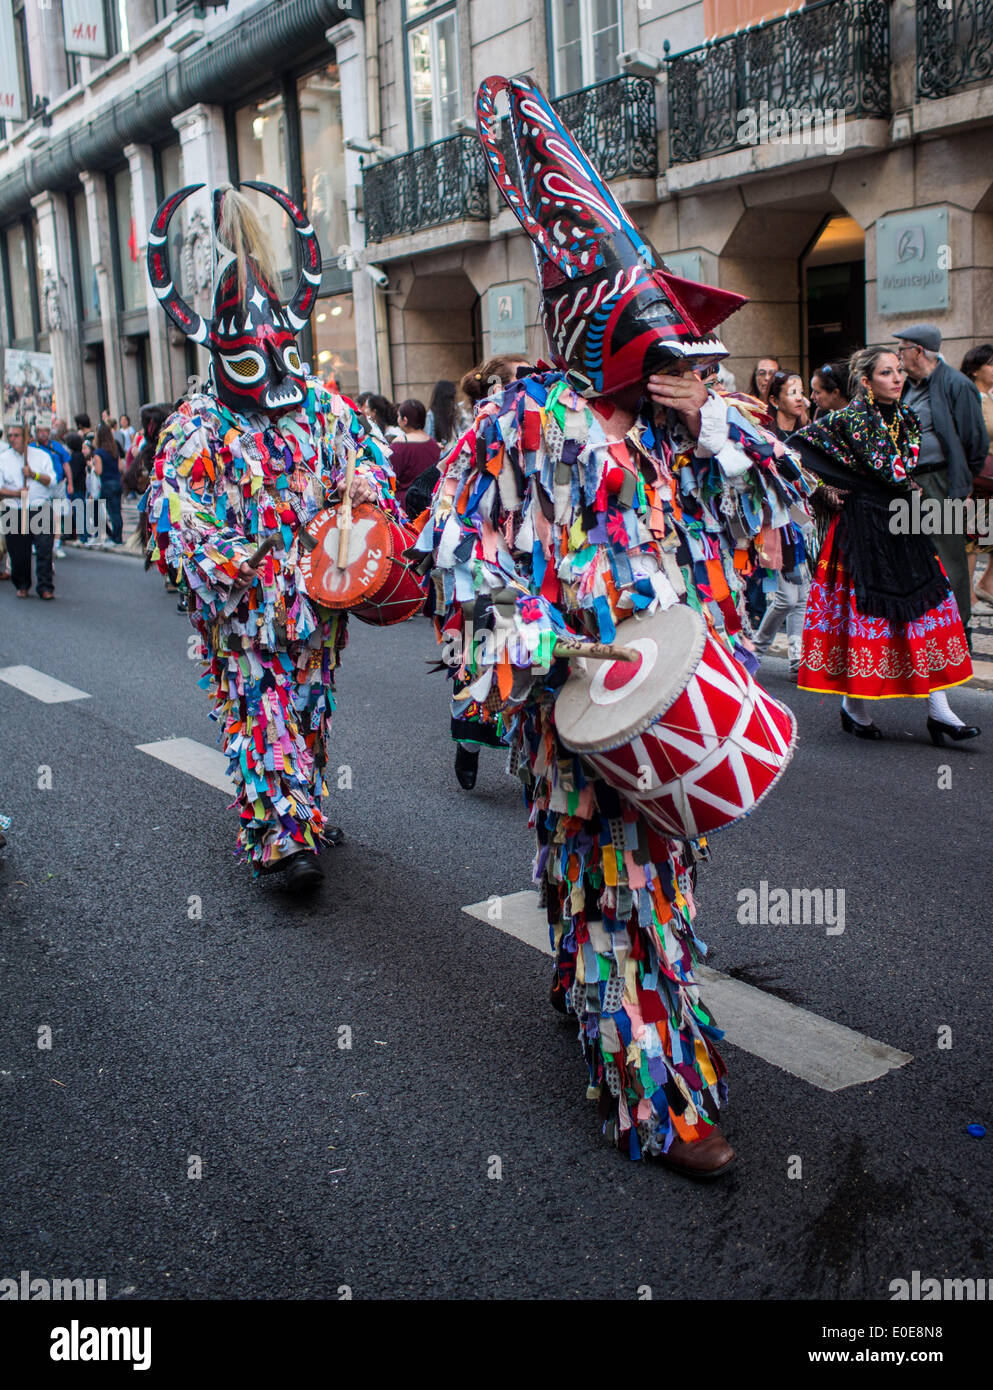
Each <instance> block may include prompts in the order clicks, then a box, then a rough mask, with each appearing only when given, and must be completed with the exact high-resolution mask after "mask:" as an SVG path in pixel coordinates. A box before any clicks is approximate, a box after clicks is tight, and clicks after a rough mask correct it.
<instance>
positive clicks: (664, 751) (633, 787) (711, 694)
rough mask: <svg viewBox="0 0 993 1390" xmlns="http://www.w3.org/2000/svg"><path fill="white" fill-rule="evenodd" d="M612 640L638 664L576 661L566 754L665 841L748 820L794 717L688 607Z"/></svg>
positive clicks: (788, 741)
mask: <svg viewBox="0 0 993 1390" xmlns="http://www.w3.org/2000/svg"><path fill="white" fill-rule="evenodd" d="M617 640H618V642H622V643H623V644H624V646H626V647H633V648H634V649H635V650H636V651H637V652H638V653H639V655H640V657H641V660H640V661H639V662H638V663H637V664H634V663H629V662H625V661H612V662H606V661H603V662H597V663H596V667H595V669H589V670H587V669H583V668H584V665H585V663H580V662H575V663H574V666H573V672H572V674H571V675H570V677H569V679H568V680H567V681H566V683H565V685H564V686H563V687H562V689H561V691H560V692H559V695H558V698H557V700H556V702H555V725H556V728H557V729H558V734H559V737H560V738H561V740H562V742H563V743H564V744H565V746H566V748H568V749H570V750H571V751H572V752H574V753H580V754H582V756H583V758H584V759H585V760H586V761H587V762H588V763H590V764H592V766H593V768H594V770H595V772H596V774H597V775H598V776H599V777H602V778H603V780H604V781H605V782H608V783H609V784H610V786H612V787H615V788H616V789H617V791H618V792H620V793H621V795H622V796H623V797H624V798H625V800H627V801H629V802H630V803H632V804H633V805H635V806H637V808H638V810H639V811H640V812H641V814H642V815H643V816H644V817H645V819H646V820H648V821H650V822H651V824H652V825H654V826H655V827H656V828H657V829H659V830H661V831H663V832H664V833H665V834H667V835H673V836H678V837H684V838H686V839H695V838H696V837H697V836H698V835H707V834H710V833H711V832H712V831H714V830H721V829H723V828H724V826H727V825H731V824H732V822H734V821H736V820H739V819H740V818H741V817H742V816H746V815H748V813H749V812H750V811H752V810H754V808H755V807H756V806H757V805H758V804H759V802H760V801H761V800H762V798H763V797H764V796H765V795H766V793H767V792H769V791H771V789H772V787H773V786H774V785H775V783H776V782H777V781H778V779H779V777H780V774H781V773H782V772H783V770H784V768H785V767H786V765H787V763H788V762H789V760H790V758H791V757H792V756H793V748H794V745H795V743H796V721H795V719H794V718H793V714H792V712H791V711H790V710H788V709H787V708H786V706H785V705H781V704H780V703H779V702H778V701H777V700H774V699H773V698H772V697H771V696H770V695H767V694H766V692H765V691H764V690H763V689H762V688H761V686H759V685H757V684H756V682H755V681H753V680H752V678H751V676H750V675H749V674H748V672H747V671H746V670H745V669H744V668H743V667H742V666H740V665H739V664H738V662H737V661H735V659H734V657H733V656H731V655H730V654H729V653H728V651H727V650H726V649H725V648H724V647H723V646H722V644H721V643H720V642H718V641H716V640H715V639H714V638H713V637H711V636H710V634H709V633H708V631H707V625H706V623H705V622H704V620H703V618H702V617H701V616H700V614H699V613H697V612H695V611H694V610H693V609H692V608H688V607H687V606H686V605H685V604H677V605H675V606H674V607H672V608H667V609H664V610H662V611H660V612H658V613H654V614H652V615H650V616H649V617H646V618H633V619H631V620H630V621H628V622H625V623H624V624H623V625H622V627H621V628H620V629H619V630H618V636H617ZM590 665H591V667H592V665H593V663H590Z"/></svg>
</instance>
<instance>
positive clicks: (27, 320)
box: [6, 222, 34, 344]
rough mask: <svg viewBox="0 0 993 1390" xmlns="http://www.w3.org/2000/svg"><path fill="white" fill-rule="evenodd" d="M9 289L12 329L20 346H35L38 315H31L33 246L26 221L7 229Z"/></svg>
mask: <svg viewBox="0 0 993 1390" xmlns="http://www.w3.org/2000/svg"><path fill="white" fill-rule="evenodd" d="M6 241H7V258H6V259H7V289H8V295H9V298H8V305H9V309H10V316H11V326H12V327H13V330H14V340H15V342H18V343H31V344H33V343H34V316H33V314H32V312H31V268H30V266H29V265H28V257H29V256H30V255H31V254H32V247H31V245H30V241H29V238H28V234H27V230H26V228H25V226H24V224H23V223H22V222H16V223H15V224H14V226H13V227H8V228H7V233H6Z"/></svg>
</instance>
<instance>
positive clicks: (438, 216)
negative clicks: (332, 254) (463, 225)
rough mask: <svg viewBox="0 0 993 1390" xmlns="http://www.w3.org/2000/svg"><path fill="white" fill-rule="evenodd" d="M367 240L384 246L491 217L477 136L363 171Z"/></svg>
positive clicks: (414, 152) (426, 147)
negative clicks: (398, 238)
mask: <svg viewBox="0 0 993 1390" xmlns="http://www.w3.org/2000/svg"><path fill="white" fill-rule="evenodd" d="M362 203H363V207H364V209H365V235H366V241H368V242H375V241H384V240H385V239H386V238H387V237H391V236H403V235H407V234H409V233H411V232H417V231H421V230H423V229H424V228H425V227H437V226H440V225H441V224H442V223H443V222H457V221H461V220H462V219H463V218H482V219H485V218H488V217H489V215H490V214H489V175H488V174H487V172H486V159H485V157H484V155H483V150H482V146H481V145H480V143H479V141H478V140H477V139H476V137H475V135H450V136H449V137H448V138H447V139H445V140H436V141H435V142H434V144H433V145H422V146H421V148H420V149H417V150H410V151H409V153H407V154H401V155H397V156H396V158H395V159H387V160H385V161H384V162H383V163H382V164H373V165H372V166H371V167H370V168H365V169H363V170H362Z"/></svg>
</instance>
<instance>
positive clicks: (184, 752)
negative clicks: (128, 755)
mask: <svg viewBox="0 0 993 1390" xmlns="http://www.w3.org/2000/svg"><path fill="white" fill-rule="evenodd" d="M135 746H136V748H137V749H138V752H139V753H148V754H149V755H150V756H151V757H153V758H158V759H159V761H160V762H163V763H168V764H169V766H170V767H175V768H177V769H178V770H179V771H180V772H185V773H188V775H189V776H190V777H195V778H196V779H197V780H198V781H199V782H206V783H207V786H208V787H216V788H217V789H218V791H222V792H231V793H232V794H234V791H235V784H234V781H233V780H232V779H231V778H230V777H229V776H228V760H227V758H226V757H225V755H224V754H223V753H222V752H221V750H220V749H219V748H208V746H207V745H206V744H205V743H197V741H196V739H192V738H165V739H162V740H161V741H160V742H159V743H139V744H136V745H135Z"/></svg>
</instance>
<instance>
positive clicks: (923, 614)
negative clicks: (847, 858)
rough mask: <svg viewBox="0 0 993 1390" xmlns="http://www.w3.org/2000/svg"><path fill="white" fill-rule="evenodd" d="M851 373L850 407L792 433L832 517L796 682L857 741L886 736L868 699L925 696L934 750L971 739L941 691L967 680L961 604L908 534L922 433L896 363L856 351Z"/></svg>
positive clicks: (927, 545)
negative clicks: (828, 704)
mask: <svg viewBox="0 0 993 1390" xmlns="http://www.w3.org/2000/svg"><path fill="white" fill-rule="evenodd" d="M850 368H851V375H850V379H849V390H850V392H851V393H852V400H851V403H850V404H849V405H847V406H845V407H844V409H842V410H833V411H831V412H830V414H828V415H825V416H823V417H822V418H821V419H819V420H817V421H816V422H815V423H814V424H811V425H806V426H805V427H804V428H803V429H801V430H799V431H798V432H797V433H796V434H794V435H791V436H790V444H791V445H793V446H795V447H796V449H797V450H798V451H799V453H800V454H801V457H802V458H803V462H804V464H805V465H806V466H807V468H808V469H810V471H811V472H813V473H816V474H817V475H818V477H820V478H821V479H822V481H823V482H824V483H826V484H827V485H828V487H829V488H830V489H833V492H830V493H829V494H828V496H830V497H831V499H832V501H833V502H834V503H835V504H836V506H838V507H839V508H840V510H838V514H837V515H836V516H835V517H834V519H833V521H832V522H831V524H830V526H829V528H828V531H827V534H826V535H825V538H824V544H823V546H822V547H821V552H820V560H819V562H818V566H817V573H816V576H815V578H814V582H813V584H812V585H811V590H810V598H809V600H808V602H807V616H806V620H805V623H804V630H803V662H802V665H801V667H800V673H799V676H798V678H797V684H798V685H799V686H800V687H801V688H802V689H804V690H816V691H820V692H822V693H825V694H838V695H843V696H844V699H843V700H842V702H841V726H842V728H843V729H844V730H845V731H846V732H847V733H850V734H854V735H855V736H856V737H858V738H870V739H877V738H882V736H883V735H882V732H881V731H880V729H879V728H877V726H876V725H875V724H874V723H873V721H872V718H871V716H870V715H869V713H868V712H867V710H866V707H865V702H866V701H867V700H893V699H899V698H902V697H905V696H915V697H917V698H923V697H924V696H927V700H928V719H927V727H928V733H929V734H930V736H931V739H932V741H933V742H934V743H935V744H936V745H938V746H939V747H940V746H941V745H942V744H943V743H944V740H945V739H946V738H950V739H951V740H952V741H953V742H955V743H958V742H961V741H962V740H964V739H970V738H975V737H976V736H977V735H978V733H979V730H978V729H977V728H975V727H973V726H971V725H965V724H964V723H963V722H962V720H961V719H959V717H958V715H956V714H955V713H954V712H953V710H952V709H951V706H950V705H949V703H948V697H947V696H946V695H945V693H944V692H945V691H946V690H948V689H950V688H951V687H952V686H953V685H961V684H962V682H963V681H967V680H968V679H969V678H970V676H971V675H972V662H971V660H970V658H969V647H968V643H967V641H966V636H965V631H964V629H963V627H962V620H961V618H960V617H959V611H958V606H957V604H956V602H955V598H954V596H953V594H952V592H951V589H950V588H949V585H948V580H947V578H946V577H945V572H944V570H943V569H942V568H941V563H940V561H939V560H938V557H937V555H936V554H935V550H934V544H933V542H932V541H930V540H929V539H928V537H927V536H924V535H919V534H911V532H910V524H909V523H910V517H911V516H912V511H911V507H910V501H911V497H912V494H913V491H914V490H915V489H916V486H917V485H916V483H915V482H914V480H913V473H914V465H915V464H916V462H917V455H918V451H919V449H920V442H921V427H920V422H919V421H918V419H917V416H916V415H915V414H914V412H913V411H912V410H909V409H908V408H907V407H906V406H904V405H901V403H900V392H901V390H902V389H903V381H904V374H903V371H902V369H901V367H900V360H899V358H898V357H897V355H896V353H895V352H893V351H892V350H891V349H889V348H878V347H877V348H864V349H863V350H862V351H861V352H857V353H855V355H854V356H853V357H852V360H851V364H850ZM820 495H821V490H820V489H819V490H818V492H817V493H815V498H817V497H819V496H820ZM894 502H897V503H899V504H902V505H901V506H898V507H896V508H894V507H893V503H894ZM901 513H902V514H903V515H904V517H905V521H904V522H901V520H900V516H901Z"/></svg>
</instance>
